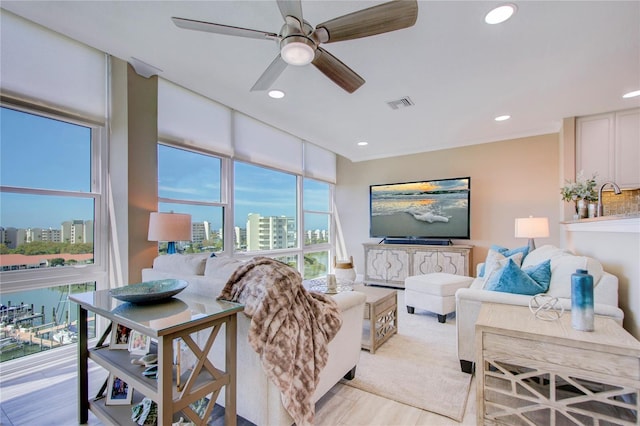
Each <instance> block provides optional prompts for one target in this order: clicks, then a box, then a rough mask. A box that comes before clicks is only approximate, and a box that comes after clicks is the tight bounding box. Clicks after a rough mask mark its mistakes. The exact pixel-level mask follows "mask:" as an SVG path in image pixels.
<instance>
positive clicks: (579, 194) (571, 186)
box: [560, 171, 598, 202]
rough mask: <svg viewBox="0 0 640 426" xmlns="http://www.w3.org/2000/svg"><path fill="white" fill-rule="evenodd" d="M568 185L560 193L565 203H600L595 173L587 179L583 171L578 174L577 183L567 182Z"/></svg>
mask: <svg viewBox="0 0 640 426" xmlns="http://www.w3.org/2000/svg"><path fill="white" fill-rule="evenodd" d="M566 183H567V184H566V185H565V186H563V187H562V189H561V191H560V193H561V194H562V199H563V200H564V201H578V200H585V201H591V202H595V201H598V191H596V174H595V173H594V174H593V175H592V176H591V177H590V178H588V179H585V178H584V176H583V174H582V171H581V172H580V173H578V176H577V177H576V181H575V182H571V181H566Z"/></svg>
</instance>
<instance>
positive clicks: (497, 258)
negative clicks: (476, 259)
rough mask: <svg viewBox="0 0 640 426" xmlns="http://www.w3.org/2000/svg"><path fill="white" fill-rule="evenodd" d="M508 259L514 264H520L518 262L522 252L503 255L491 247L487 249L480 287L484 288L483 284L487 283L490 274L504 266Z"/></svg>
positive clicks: (520, 259)
mask: <svg viewBox="0 0 640 426" xmlns="http://www.w3.org/2000/svg"><path fill="white" fill-rule="evenodd" d="M509 259H513V261H514V262H515V263H516V265H518V266H520V264H521V263H522V252H518V253H515V254H513V255H511V256H509V257H505V255H503V254H502V253H500V252H497V251H496V250H493V249H489V253H488V254H487V260H486V261H485V265H484V275H483V277H482V279H483V283H482V288H484V285H485V284H486V283H487V281H488V279H489V277H490V276H491V275H492V274H494V273H495V272H496V271H499V270H500V269H502V268H504V267H505V265H506V264H507V262H508V260H509Z"/></svg>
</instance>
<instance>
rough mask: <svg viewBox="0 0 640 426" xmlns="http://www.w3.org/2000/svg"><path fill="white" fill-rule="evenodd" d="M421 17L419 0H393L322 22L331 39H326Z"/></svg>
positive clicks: (357, 34) (403, 24)
mask: <svg viewBox="0 0 640 426" xmlns="http://www.w3.org/2000/svg"><path fill="white" fill-rule="evenodd" d="M417 19H418V2H417V0H394V1H390V2H387V3H383V4H379V5H377V6H373V7H370V8H368V9H364V10H359V11H357V12H353V13H349V14H347V15H343V16H340V17H338V18H335V19H331V20H329V21H326V22H323V23H322V24H319V25H317V26H316V28H318V29H319V28H324V29H325V30H326V31H327V32H328V33H329V40H327V41H324V40H322V42H323V43H332V42H336V41H344V40H353V39H356V38H361V37H368V36H372V35H376V34H382V33H387V32H390V31H395V30H401V29H403V28H407V27H411V26H412V25H414V24H415V23H416V20H417Z"/></svg>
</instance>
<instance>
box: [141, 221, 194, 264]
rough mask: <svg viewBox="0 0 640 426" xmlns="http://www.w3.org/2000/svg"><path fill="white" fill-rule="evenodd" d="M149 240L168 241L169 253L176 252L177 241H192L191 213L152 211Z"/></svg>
mask: <svg viewBox="0 0 640 426" xmlns="http://www.w3.org/2000/svg"><path fill="white" fill-rule="evenodd" d="M148 239H149V241H166V242H167V254H174V253H175V252H176V241H191V215H190V214H184V213H173V212H171V213H160V212H151V215H150V216H149V236H148Z"/></svg>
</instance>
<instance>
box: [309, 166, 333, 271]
mask: <svg viewBox="0 0 640 426" xmlns="http://www.w3.org/2000/svg"><path fill="white" fill-rule="evenodd" d="M331 190H332V188H331V185H329V184H328V183H326V182H320V181H317V180H314V179H309V178H305V179H304V181H303V191H302V194H303V195H302V199H303V204H304V245H305V252H304V277H305V278H306V279H310V278H316V277H319V276H323V275H326V274H327V273H328V271H329V253H330V248H331V246H330V243H331V239H330V232H331V222H332V217H333V216H332V214H331V212H332V209H331V199H332V197H331ZM312 249H313V250H312Z"/></svg>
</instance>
